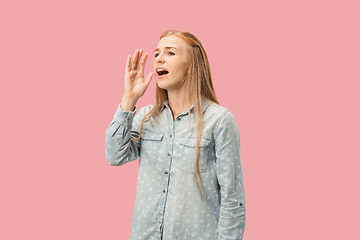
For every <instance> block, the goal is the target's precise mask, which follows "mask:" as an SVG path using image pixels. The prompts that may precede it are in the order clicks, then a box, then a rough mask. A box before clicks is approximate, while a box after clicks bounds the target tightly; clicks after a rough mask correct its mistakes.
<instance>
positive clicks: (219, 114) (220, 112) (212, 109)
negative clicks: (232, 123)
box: [204, 102, 234, 121]
mask: <svg viewBox="0 0 360 240" xmlns="http://www.w3.org/2000/svg"><path fill="white" fill-rule="evenodd" d="M204 114H206V115H207V117H211V118H212V119H216V120H217V121H222V120H223V119H224V118H232V117H234V116H233V114H232V113H231V111H230V109H228V108H226V107H224V106H221V105H220V104H217V103H215V102H211V103H210V104H209V106H208V107H207V109H206V111H205V113H204Z"/></svg>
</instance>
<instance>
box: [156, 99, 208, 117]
mask: <svg viewBox="0 0 360 240" xmlns="http://www.w3.org/2000/svg"><path fill="white" fill-rule="evenodd" d="M201 100H202V101H201V107H202V111H203V113H204V112H205V110H206V109H207V107H208V106H209V105H210V103H211V102H212V101H211V100H210V99H208V98H207V97H204V96H202V97H201ZM165 107H167V108H170V107H169V101H168V99H165V101H164V103H163V105H162V108H161V110H160V112H162V110H163V109H164V108H165ZM193 108H194V105H193V104H191V106H190V111H191V110H193Z"/></svg>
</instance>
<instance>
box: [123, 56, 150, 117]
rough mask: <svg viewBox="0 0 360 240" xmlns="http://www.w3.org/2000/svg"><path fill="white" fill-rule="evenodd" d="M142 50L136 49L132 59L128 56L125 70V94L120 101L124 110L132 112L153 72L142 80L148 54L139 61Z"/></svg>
mask: <svg viewBox="0 0 360 240" xmlns="http://www.w3.org/2000/svg"><path fill="white" fill-rule="evenodd" d="M142 53H143V50H142V49H140V50H138V49H136V51H135V53H134V55H133V57H132V58H131V56H130V55H129V56H128V58H127V61H126V68H125V93H124V96H123V99H122V101H121V107H122V108H123V109H124V110H133V108H134V106H135V105H136V102H137V101H138V100H139V98H140V97H142V96H143V95H144V93H145V91H146V89H147V87H148V86H149V83H150V81H151V78H152V76H153V75H154V73H153V72H150V73H149V74H148V75H147V76H146V79H144V68H145V62H146V59H147V57H148V54H147V53H145V54H144V57H143V58H142V59H141V61H140V58H141V55H142Z"/></svg>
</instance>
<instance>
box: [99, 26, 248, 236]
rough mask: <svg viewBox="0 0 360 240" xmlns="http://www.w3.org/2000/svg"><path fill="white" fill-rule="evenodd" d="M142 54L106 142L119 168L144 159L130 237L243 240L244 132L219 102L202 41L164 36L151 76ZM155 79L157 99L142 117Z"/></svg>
mask: <svg viewBox="0 0 360 240" xmlns="http://www.w3.org/2000/svg"><path fill="white" fill-rule="evenodd" d="M142 53H143V50H142V49H140V50H138V49H136V51H135V53H134V55H133V56H132V57H131V56H130V55H129V56H128V58H127V62H126V69H125V93H124V96H123V98H122V101H121V103H120V105H119V106H118V108H117V111H116V113H115V116H114V119H113V120H112V122H111V123H110V125H109V127H108V129H107V130H106V144H105V145H106V147H105V154H106V158H107V160H108V162H109V163H110V164H111V165H113V166H121V165H123V164H125V163H127V162H130V161H133V160H136V159H137V158H139V157H140V158H139V171H138V182H137V195H136V199H135V206H134V211H133V218H132V230H131V237H130V239H133V240H135V239H136V240H148V239H163V240H174V239H197V240H198V239H204V240H205V239H206V240H209V239H211V240H215V239H242V237H243V234H244V228H245V213H246V208H245V192H244V185H243V175H242V165H241V162H240V137H239V131H238V127H237V125H236V121H235V118H234V116H233V115H232V114H231V112H230V111H229V110H228V109H226V108H225V107H222V106H220V105H219V104H218V100H217V98H216V96H215V91H214V88H213V84H212V78H211V74H210V66H209V62H208V58H207V55H206V53H205V50H204V48H203V46H202V44H201V43H200V41H199V40H198V39H197V38H196V37H195V36H194V35H192V34H191V33H188V32H181V31H175V30H171V31H167V32H165V33H164V34H163V35H162V36H161V37H160V41H159V42H158V46H157V48H156V50H155V52H154V61H153V71H154V72H151V73H149V74H148V75H147V77H146V78H144V67H145V62H146V59H147V56H148V54H147V53H145V54H144V56H143V58H142V59H141V60H140V58H141V55H142ZM154 74H155V76H156V78H157V87H156V102H155V104H154V105H146V106H145V107H143V108H141V109H139V112H138V114H137V115H136V116H135V113H136V111H137V109H136V107H135V106H136V103H137V101H138V99H139V98H140V97H141V96H143V95H144V93H145V90H146V89H147V87H148V85H149V83H150V81H151V78H152V77H153V75H154Z"/></svg>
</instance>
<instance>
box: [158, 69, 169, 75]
mask: <svg viewBox="0 0 360 240" xmlns="http://www.w3.org/2000/svg"><path fill="white" fill-rule="evenodd" d="M156 73H157V75H158V76H163V75H166V74H168V73H169V71H166V70H165V69H158V70H157V71H156Z"/></svg>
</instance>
